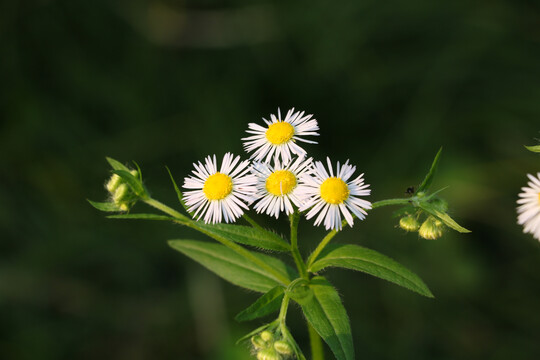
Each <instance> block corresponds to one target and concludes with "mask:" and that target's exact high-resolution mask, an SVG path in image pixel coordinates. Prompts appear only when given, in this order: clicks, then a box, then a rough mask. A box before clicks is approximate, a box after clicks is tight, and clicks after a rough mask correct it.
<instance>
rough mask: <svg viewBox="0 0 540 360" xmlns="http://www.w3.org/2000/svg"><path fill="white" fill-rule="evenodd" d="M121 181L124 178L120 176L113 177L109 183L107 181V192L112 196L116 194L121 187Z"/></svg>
mask: <svg viewBox="0 0 540 360" xmlns="http://www.w3.org/2000/svg"><path fill="white" fill-rule="evenodd" d="M121 180H122V178H121V177H120V176H118V175H116V174H113V176H111V178H110V179H109V181H107V184H106V185H105V188H106V189H107V191H108V192H109V193H110V194H111V195H112V194H114V192H115V191H116V189H117V188H118V186H119V185H120V183H121Z"/></svg>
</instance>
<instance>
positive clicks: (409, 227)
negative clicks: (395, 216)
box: [399, 215, 420, 231]
mask: <svg viewBox="0 0 540 360" xmlns="http://www.w3.org/2000/svg"><path fill="white" fill-rule="evenodd" d="M399 227H400V228H402V229H403V230H405V231H417V230H418V228H419V227H420V224H419V223H418V220H416V218H415V217H414V216H412V215H407V216H405V217H402V218H401V219H399Z"/></svg>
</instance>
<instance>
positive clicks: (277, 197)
mask: <svg viewBox="0 0 540 360" xmlns="http://www.w3.org/2000/svg"><path fill="white" fill-rule="evenodd" d="M311 163H312V159H311V158H309V159H305V158H304V157H299V158H297V159H296V160H295V161H294V162H290V163H283V162H281V161H280V160H279V159H278V158H277V157H276V158H274V165H270V164H266V163H260V162H259V163H255V164H254V165H253V170H252V171H253V174H255V176H256V177H257V196H258V201H257V203H256V204H255V205H254V207H253V208H254V209H255V210H256V211H257V212H266V214H268V215H270V216H275V217H276V218H278V217H279V213H280V212H283V211H285V213H286V214H287V215H289V214H291V213H293V212H294V208H293V204H294V205H295V206H296V207H300V206H301V205H302V201H303V197H302V196H301V195H302V194H303V191H302V186H303V185H302V184H301V183H300V177H301V176H303V175H304V174H307V173H309V172H310V171H311Z"/></svg>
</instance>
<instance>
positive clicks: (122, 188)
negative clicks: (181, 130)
mask: <svg viewBox="0 0 540 360" xmlns="http://www.w3.org/2000/svg"><path fill="white" fill-rule="evenodd" d="M128 190H129V188H128V186H127V184H120V185H118V187H117V188H116V190H115V192H114V194H113V201H114V203H115V204H120V203H121V202H122V201H124V200H125V199H126V196H127V195H128Z"/></svg>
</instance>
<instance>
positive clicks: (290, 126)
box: [242, 108, 319, 162]
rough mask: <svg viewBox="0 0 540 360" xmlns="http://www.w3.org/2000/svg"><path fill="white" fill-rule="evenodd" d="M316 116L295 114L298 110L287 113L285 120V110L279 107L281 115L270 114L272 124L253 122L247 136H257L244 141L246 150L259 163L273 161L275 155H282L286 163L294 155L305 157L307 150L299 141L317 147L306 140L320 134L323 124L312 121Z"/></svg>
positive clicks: (312, 142)
mask: <svg viewBox="0 0 540 360" xmlns="http://www.w3.org/2000/svg"><path fill="white" fill-rule="evenodd" d="M312 116H313V115H305V116H304V111H302V112H300V111H297V112H294V108H292V109H290V110H289V111H288V112H287V116H285V119H282V118H281V111H280V110H279V108H278V116H277V117H276V116H275V115H274V114H271V115H270V119H271V120H270V121H269V120H266V119H265V118H263V120H264V122H265V123H266V126H261V125H259V124H255V123H250V124H249V125H248V127H249V129H248V130H246V132H247V133H249V134H253V135H252V136H248V137H246V138H243V139H242V140H244V141H245V142H244V149H245V150H246V151H247V152H248V153H249V152H252V151H255V152H254V153H253V154H251V158H252V159H255V160H256V161H264V162H269V161H270V159H272V157H273V156H274V155H276V156H279V157H280V158H281V160H283V162H289V161H291V152H292V153H294V154H296V155H298V156H304V155H305V154H306V151H305V150H304V149H302V148H301V147H300V146H298V144H297V143H296V142H297V141H302V142H305V143H310V144H316V143H317V142H315V141H310V140H306V139H304V138H302V137H303V136H307V135H319V133H317V130H319V125H317V120H315V119H312V118H311V117H312Z"/></svg>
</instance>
